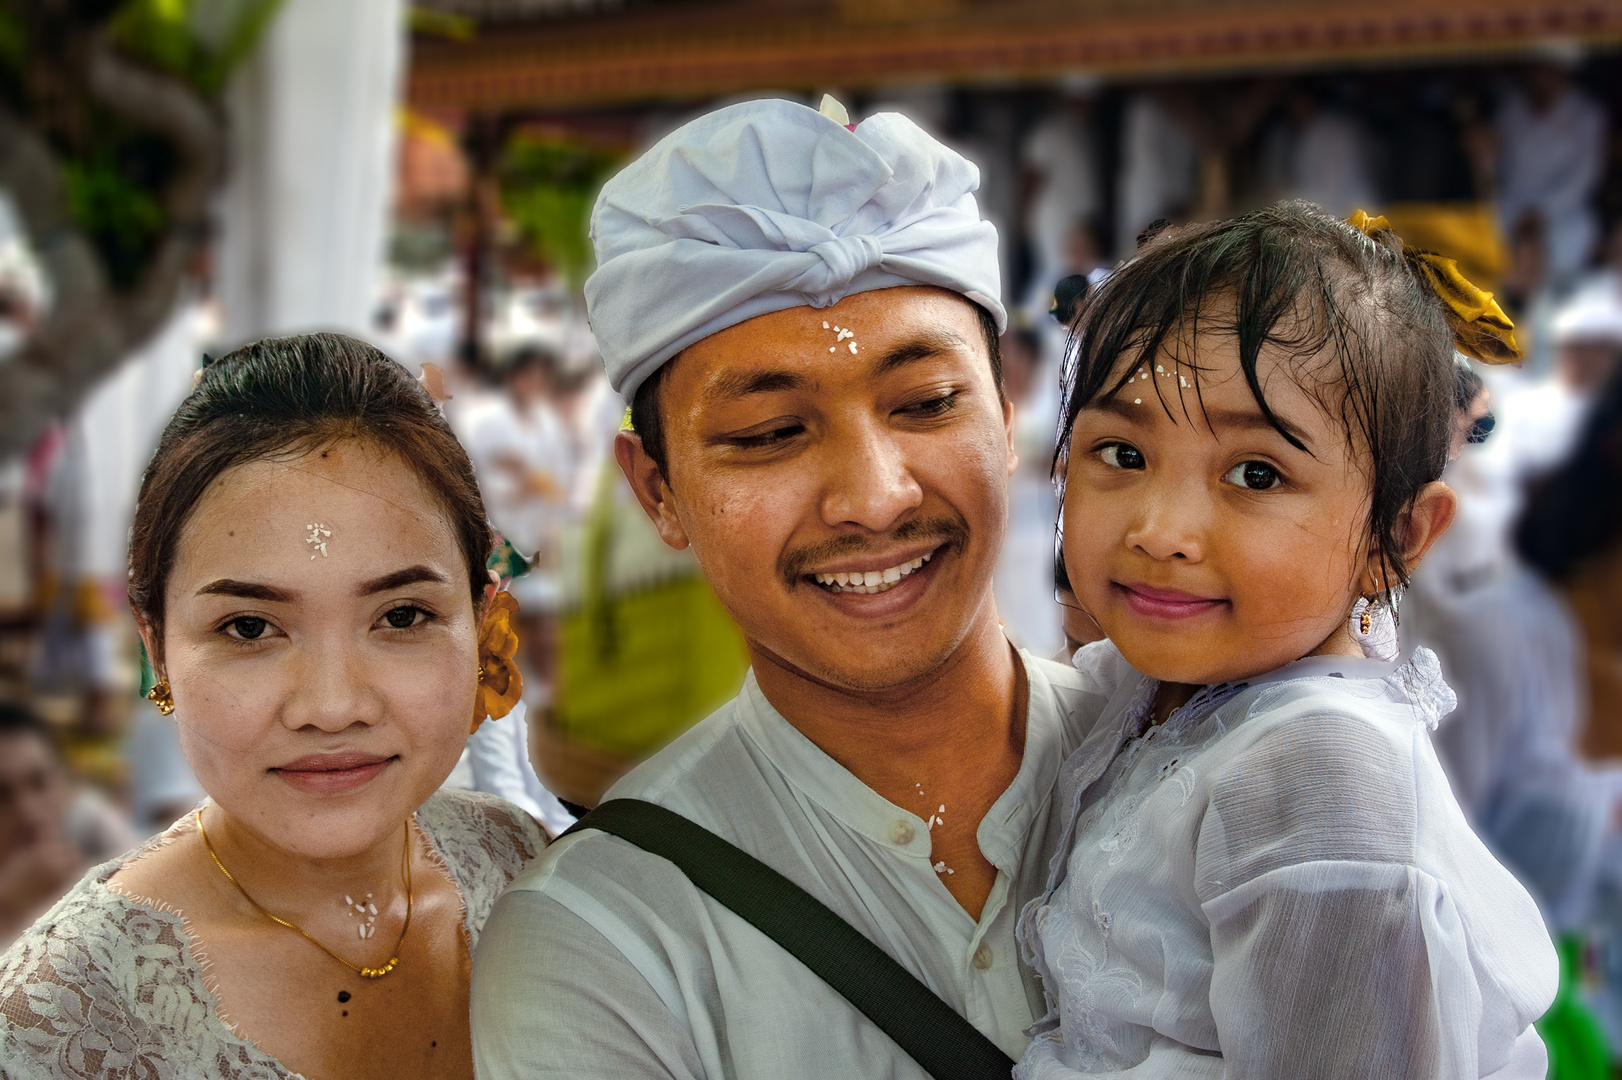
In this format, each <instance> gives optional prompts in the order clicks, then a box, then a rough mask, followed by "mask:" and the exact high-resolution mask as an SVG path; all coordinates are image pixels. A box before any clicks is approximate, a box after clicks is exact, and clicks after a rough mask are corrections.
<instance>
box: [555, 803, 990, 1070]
mask: <svg viewBox="0 0 1622 1080" xmlns="http://www.w3.org/2000/svg"><path fill="white" fill-rule="evenodd" d="M579 829H600V830H602V831H603V832H606V833H612V834H613V835H615V836H618V837H619V838H620V839H622V840H627V841H629V842H631V843H633V844H635V845H636V846H637V847H639V848H641V849H643V850H644V851H647V852H649V853H651V854H654V855H658V856H661V857H663V858H666V859H669V860H670V861H671V862H673V863H675V864H676V868H677V869H678V870H680V871H681V872H682V873H684V874H686V875H687V878H688V880H690V881H691V882H692V883H693V884H694V885H696V886H698V887H699V888H700V889H702V890H703V891H704V892H706V893H708V894H709V895H710V896H711V897H713V898H714V899H715V900H716V901H718V902H719V903H721V904H722V905H723V906H725V907H727V908H729V909H731V910H732V911H733V912H734V913H735V914H737V915H738V916H739V917H741V918H742V919H743V920H744V921H745V922H748V923H750V924H751V925H753V926H754V927H755V928H756V929H757V930H759V931H760V932H761V933H763V934H765V935H766V936H767V937H769V938H771V939H772V940H773V941H775V942H777V944H779V945H781V946H782V947H783V948H784V949H786V950H787V951H788V952H790V953H792V954H793V955H794V956H795V957H797V958H798V959H799V960H800V962H801V963H803V964H805V966H806V967H808V968H810V969H811V971H812V973H813V974H815V975H817V976H818V977H819V978H821V979H822V981H823V982H825V983H827V984H828V985H829V986H831V987H833V988H834V989H835V990H837V991H839V992H840V993H841V994H843V995H844V996H845V998H846V1000H848V1001H849V1002H850V1003H851V1004H852V1005H854V1006H856V1008H858V1009H860V1010H861V1011H862V1012H863V1013H864V1014H866V1016H867V1018H868V1019H869V1020H871V1021H873V1023H874V1024H876V1025H878V1027H879V1029H880V1030H881V1031H883V1032H884V1033H885V1034H886V1035H888V1036H890V1038H892V1039H894V1040H895V1042H896V1044H897V1045H899V1046H900V1047H901V1049H903V1050H905V1051H906V1052H907V1053H908V1054H909V1055H910V1056H911V1057H912V1059H913V1060H914V1061H916V1062H917V1063H918V1064H919V1065H921V1066H923V1069H924V1071H925V1072H927V1073H929V1074H930V1075H931V1076H933V1077H935V1080H990V1078H992V1077H996V1078H997V1080H1008V1075H1009V1073H1010V1072H1011V1071H1012V1070H1013V1067H1014V1062H1013V1059H1012V1058H1010V1057H1009V1056H1008V1055H1007V1054H1005V1053H1003V1052H1002V1050H1001V1049H999V1048H998V1047H997V1045H996V1044H995V1043H993V1042H992V1041H991V1040H990V1039H988V1038H986V1037H985V1035H983V1034H981V1033H980V1031H979V1029H977V1028H976V1027H975V1026H974V1025H973V1024H970V1023H969V1022H968V1021H967V1020H965V1019H963V1017H961V1016H959V1015H958V1014H957V1012H956V1011H955V1010H953V1009H952V1007H951V1006H950V1005H948V1004H946V1002H944V1001H942V1000H941V999H940V998H939V997H937V996H936V995H935V994H934V993H933V992H932V991H931V990H930V989H929V987H927V986H925V985H924V984H923V983H921V982H919V981H918V979H917V978H916V977H915V976H914V975H913V974H912V973H911V972H909V971H908V970H907V969H906V968H904V967H902V966H901V965H900V964H898V963H896V962H895V961H894V960H893V959H891V958H890V956H889V954H887V953H885V952H884V951H883V950H881V949H880V948H879V947H878V946H877V945H874V944H873V943H872V942H871V941H869V940H868V939H867V938H866V937H864V936H863V935H862V934H861V932H860V931H858V930H856V929H855V928H854V927H853V926H851V925H850V924H849V923H847V922H846V921H845V920H843V919H841V918H840V917H839V916H838V915H835V914H834V913H833V912H832V911H830V910H828V908H827V906H826V905H824V904H823V903H822V902H821V901H820V900H818V899H817V898H816V897H814V896H812V895H811V894H810V893H808V892H806V891H805V890H804V889H802V888H800V887H799V886H798V885H796V884H794V882H792V881H790V880H789V879H788V878H786V877H784V876H783V875H782V874H779V873H778V872H777V871H776V870H773V869H772V868H771V867H769V866H767V865H766V864H765V863H763V862H761V861H760V860H759V859H757V858H755V857H754V856H753V855H750V854H749V853H748V852H746V851H742V850H740V849H739V848H737V847H736V846H734V845H733V844H731V843H729V842H727V841H726V840H723V839H722V838H721V837H719V836H717V835H715V834H714V833H712V832H710V831H709V830H708V829H706V828H704V827H703V826H702V825H698V824H696V823H694V822H692V821H689V820H688V819H686V818H684V817H682V816H681V815H680V814H678V813H676V812H674V811H672V810H667V809H665V808H664V807H662V806H659V805H656V804H654V803H650V802H644V801H643V800H641V799H610V800H609V801H608V802H605V803H603V804H602V805H600V806H598V807H597V808H596V809H595V810H593V811H591V812H590V813H589V814H587V815H586V816H585V817H583V818H581V819H580V820H579V821H577V822H575V823H574V825H573V826H571V827H570V828H569V830H568V832H565V833H564V834H563V835H564V836H567V835H569V833H572V832H575V831H576V830H579Z"/></svg>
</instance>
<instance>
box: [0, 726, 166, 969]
mask: <svg viewBox="0 0 1622 1080" xmlns="http://www.w3.org/2000/svg"><path fill="white" fill-rule="evenodd" d="M53 738H54V737H53V735H52V733H51V730H50V729H49V728H48V727H47V726H46V725H45V722H44V721H42V720H40V719H39V718H38V717H37V716H35V715H33V714H32V713H30V712H29V711H27V710H26V709H23V708H21V707H19V706H16V705H10V704H5V703H0V949H3V948H4V947H5V946H7V945H9V944H11V941H12V939H13V938H15V937H16V936H17V935H18V934H20V933H21V932H22V931H23V930H25V929H27V928H28V926H29V925H30V924H31V923H32V922H33V921H34V919H35V918H37V917H38V916H39V915H41V914H43V913H44V912H45V910H46V909H47V908H49V907H50V906H51V904H53V903H54V902H55V901H56V900H57V898H58V897H60V896H62V895H63V894H64V893H66V892H67V891H68V889H69V888H70V887H71V886H72V885H73V884H74V883H75V882H77V881H78V880H79V877H80V875H82V874H83V873H84V872H85V870H86V869H88V868H89V867H91V866H94V865H96V864H97V863H101V862H105V861H106V860H108V859H111V858H113V857H114V856H115V855H120V854H122V853H124V852H125V851H127V850H129V848H131V847H132V846H134V843H135V839H136V838H135V835H134V834H133V833H132V832H131V831H130V829H129V828H128V826H127V825H126V824H125V823H124V822H123V821H122V820H121V818H120V817H119V815H118V814H117V813H116V812H115V811H114V810H113V809H112V807H110V806H109V805H108V804H107V802H106V800H105V799H103V798H101V797H100V796H99V795H97V794H96V793H95V792H94V791H93V790H90V789H84V788H80V787H78V786H77V785H76V784H75V783H74V781H73V780H72V779H71V778H70V776H69V774H68V770H67V766H66V765H65V764H64V763H63V761H62V758H61V755H60V754H59V753H58V752H57V749H56V746H55V744H54V742H53Z"/></svg>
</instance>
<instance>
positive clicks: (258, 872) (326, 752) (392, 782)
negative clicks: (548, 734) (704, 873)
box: [0, 334, 545, 1080]
mask: <svg viewBox="0 0 1622 1080" xmlns="http://www.w3.org/2000/svg"><path fill="white" fill-rule="evenodd" d="M490 547H491V533H490V530H489V526H488V525H487V524H486V522H485V516H484V507H483V505H482V503H481V502H480V498H479V493H478V489H477V487H476V486H475V484H474V479H473V472H472V468H471V467H470V466H469V464H468V459H467V456H466V455H465V454H464V453H463V451H462V449H461V447H460V446H459V445H458V443H457V442H456V440H455V438H454V436H452V434H451V432H450V429H449V428H448V427H447V426H446V425H445V423H444V421H443V420H442V419H441V417H440V415H439V413H438V411H437V410H436V408H435V406H434V404H433V402H432V401H431V400H430V398H429V396H428V395H427V394H426V393H425V392H424V391H423V390H422V388H421V387H419V386H418V385H417V384H416V383H415V382H413V381H412V379H411V378H410V377H409V376H408V375H407V374H406V373H405V371H404V370H403V369H402V368H401V367H399V365H397V364H395V363H394V362H393V361H391V360H389V359H388V358H387V357H385V356H383V355H382V354H381V353H379V352H377V351H376V350H375V349H372V348H371V347H369V346H367V345H364V344H362V343H360V342H358V341H354V340H351V339H349V338H345V337H342V336H339V335H333V334H317V335H312V336H309V337H302V338H285V339H281V340H272V341H262V342H259V343H257V344H254V345H250V346H247V347H246V348H243V349H240V350H238V351H236V352H234V353H232V354H230V355H229V356H226V357H224V358H223V359H221V360H220V361H219V362H217V363H216V364H214V365H212V366H211V367H209V368H208V369H207V370H206V371H205V372H204V375H203V377H202V381H201V383H200V385H199V386H198V389H197V391H196V392H195V393H193V394H192V395H191V397H189V398H188V399H187V400H186V402H185V403H184V404H183V405H182V406H181V408H180V410H179V411H178V412H177V413H176V415H175V417H174V419H172V420H171V421H170V423H169V426H168V428H167V429H166V430H165V432H164V435H163V439H162V441H161V442H160V443H159V446H158V450H157V453H156V454H155V455H154V457H153V459H152V462H151V464H150V465H149V466H148V468H147V472H146V476H145V477H144V479H143V481H142V485H141V496H140V502H139V505H138V507H137V510H136V518H135V525H134V528H133V530H132V531H131V542H130V590H129V591H130V603H131V606H132V607H133V609H134V611H135V616H136V620H137V622H138V624H139V627H140V631H141V638H142V640H143V642H144V643H145V644H146V648H147V650H148V653H149V655H150V656H151V657H152V660H153V665H154V668H155V670H156V671H157V673H158V674H159V676H160V678H159V681H158V684H157V685H156V686H155V687H154V688H153V693H152V694H151V695H150V696H151V697H152V698H153V700H154V701H155V702H156V703H157V704H158V706H159V708H160V709H163V710H165V711H170V710H171V709H172V711H173V713H174V718H175V721H176V723H177V724H178V725H179V733H180V739H181V744H182V747H183V748H184V750H185V753H186V757H187V760H188V761H189V762H190V764H191V767H192V769H193V771H194V772H195V773H196V775H197V779H198V781H199V782H200V783H201V784H202V786H203V788H204V790H205V791H207V793H208V796H209V798H208V800H207V801H206V802H205V803H204V805H203V806H202V807H201V808H200V809H199V810H198V811H197V812H196V813H194V814H189V815H187V816H186V817H184V818H182V819H181V820H180V821H178V822H177V823H176V824H175V825H174V826H173V827H171V828H170V829H169V831H168V832H166V833H165V834H164V835H163V836H161V837H159V838H157V839H156V840H154V841H153V842H151V843H149V844H147V845H145V846H144V847H142V848H140V849H139V850H137V851H135V852H133V853H131V854H130V855H128V856H125V857H123V858H121V859H117V860H114V861H113V862H110V863H106V864H104V865H102V866H100V867H97V868H96V869H94V870H92V871H91V872H90V873H89V874H88V875H87V876H86V877H85V879H84V880H83V881H81V882H80V883H79V884H78V886H76V887H75V888H74V889H73V891H72V892H70V893H69V894H68V895H67V896H66V897H65V898H64V899H63V900H62V901H61V902H60V903H58V904H57V905H56V906H55V907H54V908H53V909H52V910H51V911H50V912H48V913H47V914H46V915H45V916H44V917H43V918H42V919H40V921H39V922H37V923H36V924H35V925H34V927H33V929H31V930H30V931H29V932H28V933H26V934H25V935H24V936H23V937H22V938H21V939H19V941H18V942H17V943H16V944H15V945H14V946H13V947H12V948H11V949H10V950H9V951H8V952H7V953H6V954H5V955H4V957H3V958H0V1074H5V1075H8V1076H15V1077H91V1076H94V1077H131V1078H134V1077H158V1076H186V1077H211V1078H226V1077H229V1078H233V1080H236V1078H249V1077H252V1078H259V1077H264V1078H267V1080H268V1078H270V1077H276V1078H278V1080H279V1078H283V1077H286V1076H288V1074H290V1073H291V1074H296V1075H301V1076H306V1077H345V1078H348V1077H390V1078H399V1077H406V1076H435V1077H438V1076H471V1075H472V1073H473V1068H472V1057H471V1051H470V1047H469V1035H468V978H469V968H470V961H469V957H470V954H471V951H472V949H473V948H474V946H475V945H476V944H477V941H478V934H479V930H480V928H481V926H482V925H483V922H484V919H485V917H486V915H487V914H488V913H489V910H490V906H491V905H492V904H493V903H494V901H495V898H496V896H497V895H498V894H499V893H500V892H501V890H502V889H503V888H504V887H505V886H506V884H507V883H508V882H509V881H510V880H511V879H512V877H513V875H515V874H516V873H517V872H518V871H519V870H520V869H521V868H522V867H523V866H524V864H525V863H526V862H527V861H529V860H530V859H532V858H534V857H535V855H536V854H537V853H538V852H539V850H540V849H541V847H542V846H544V844H545V837H544V834H543V833H542V831H541V830H540V828H539V827H538V826H537V825H536V824H535V823H534V821H533V820H531V819H530V818H529V817H527V816H526V815H525V814H523V813H522V812H521V811H519V810H517V809H516V808H514V807H512V806H510V805H509V804H507V803H503V802H501V801H500V800H496V799H493V798H490V797H489V796H481V795H475V794H471V793H465V792H458V793H436V791H437V789H438V788H439V785H440V783H441V781H443V780H444V779H445V777H446V776H447V775H448V774H449V773H450V771H451V768H452V767H453V766H454V765H455V764H456V761H457V758H458V756H459V754H460V753H461V750H462V745H463V743H464V742H465V740H466V739H467V736H468V732H469V729H470V727H477V725H478V723H479V722H480V721H482V720H483V719H485V718H486V717H487V716H489V715H495V716H500V715H503V714H504V713H505V712H506V711H507V710H508V709H509V708H511V706H512V704H513V702H514V701H516V700H517V696H518V677H517V673H516V670H515V669H514V668H513V665H512V659H511V658H512V655H513V652H514V651H515V649H516V646H517V641H516V639H515V638H514V637H513V635H512V632H511V630H510V627H509V623H508V620H509V619H510V617H511V615H512V613H513V611H514V610H515V605H514V604H513V603H512V600H511V598H510V597H508V596H507V595H506V594H504V593H498V592H496V589H495V586H494V585H492V584H491V583H490V581H489V576H488V573H487V571H486V570H485V558H486V556H487V555H488V553H489V551H490Z"/></svg>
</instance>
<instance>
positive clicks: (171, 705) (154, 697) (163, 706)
mask: <svg viewBox="0 0 1622 1080" xmlns="http://www.w3.org/2000/svg"><path fill="white" fill-rule="evenodd" d="M146 699H147V700H148V701H150V702H152V704H154V705H156V706H157V707H158V711H159V712H160V713H162V714H163V715H165V716H168V715H169V714H170V713H172V712H174V711H175V696H174V694H172V693H171V692H170V691H169V677H168V676H167V675H165V676H163V677H162V678H160V679H159V680H158V681H157V682H155V683H153V684H152V689H150V690H148V691H147V692H146Z"/></svg>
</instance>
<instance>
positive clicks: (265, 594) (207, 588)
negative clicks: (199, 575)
mask: <svg viewBox="0 0 1622 1080" xmlns="http://www.w3.org/2000/svg"><path fill="white" fill-rule="evenodd" d="M197 595H198V596H240V597H242V598H243V599H245V600H263V601H265V602H266V603H270V604H291V603H292V602H293V597H294V596H296V595H297V594H296V593H292V592H289V591H288V590H286V589H278V588H276V586H274V585H261V584H259V583H258V582H256V581H236V580H233V579H232V578H220V579H219V580H218V581H211V582H209V583H208V584H207V585H204V586H203V587H202V588H201V589H198V590H197Z"/></svg>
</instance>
